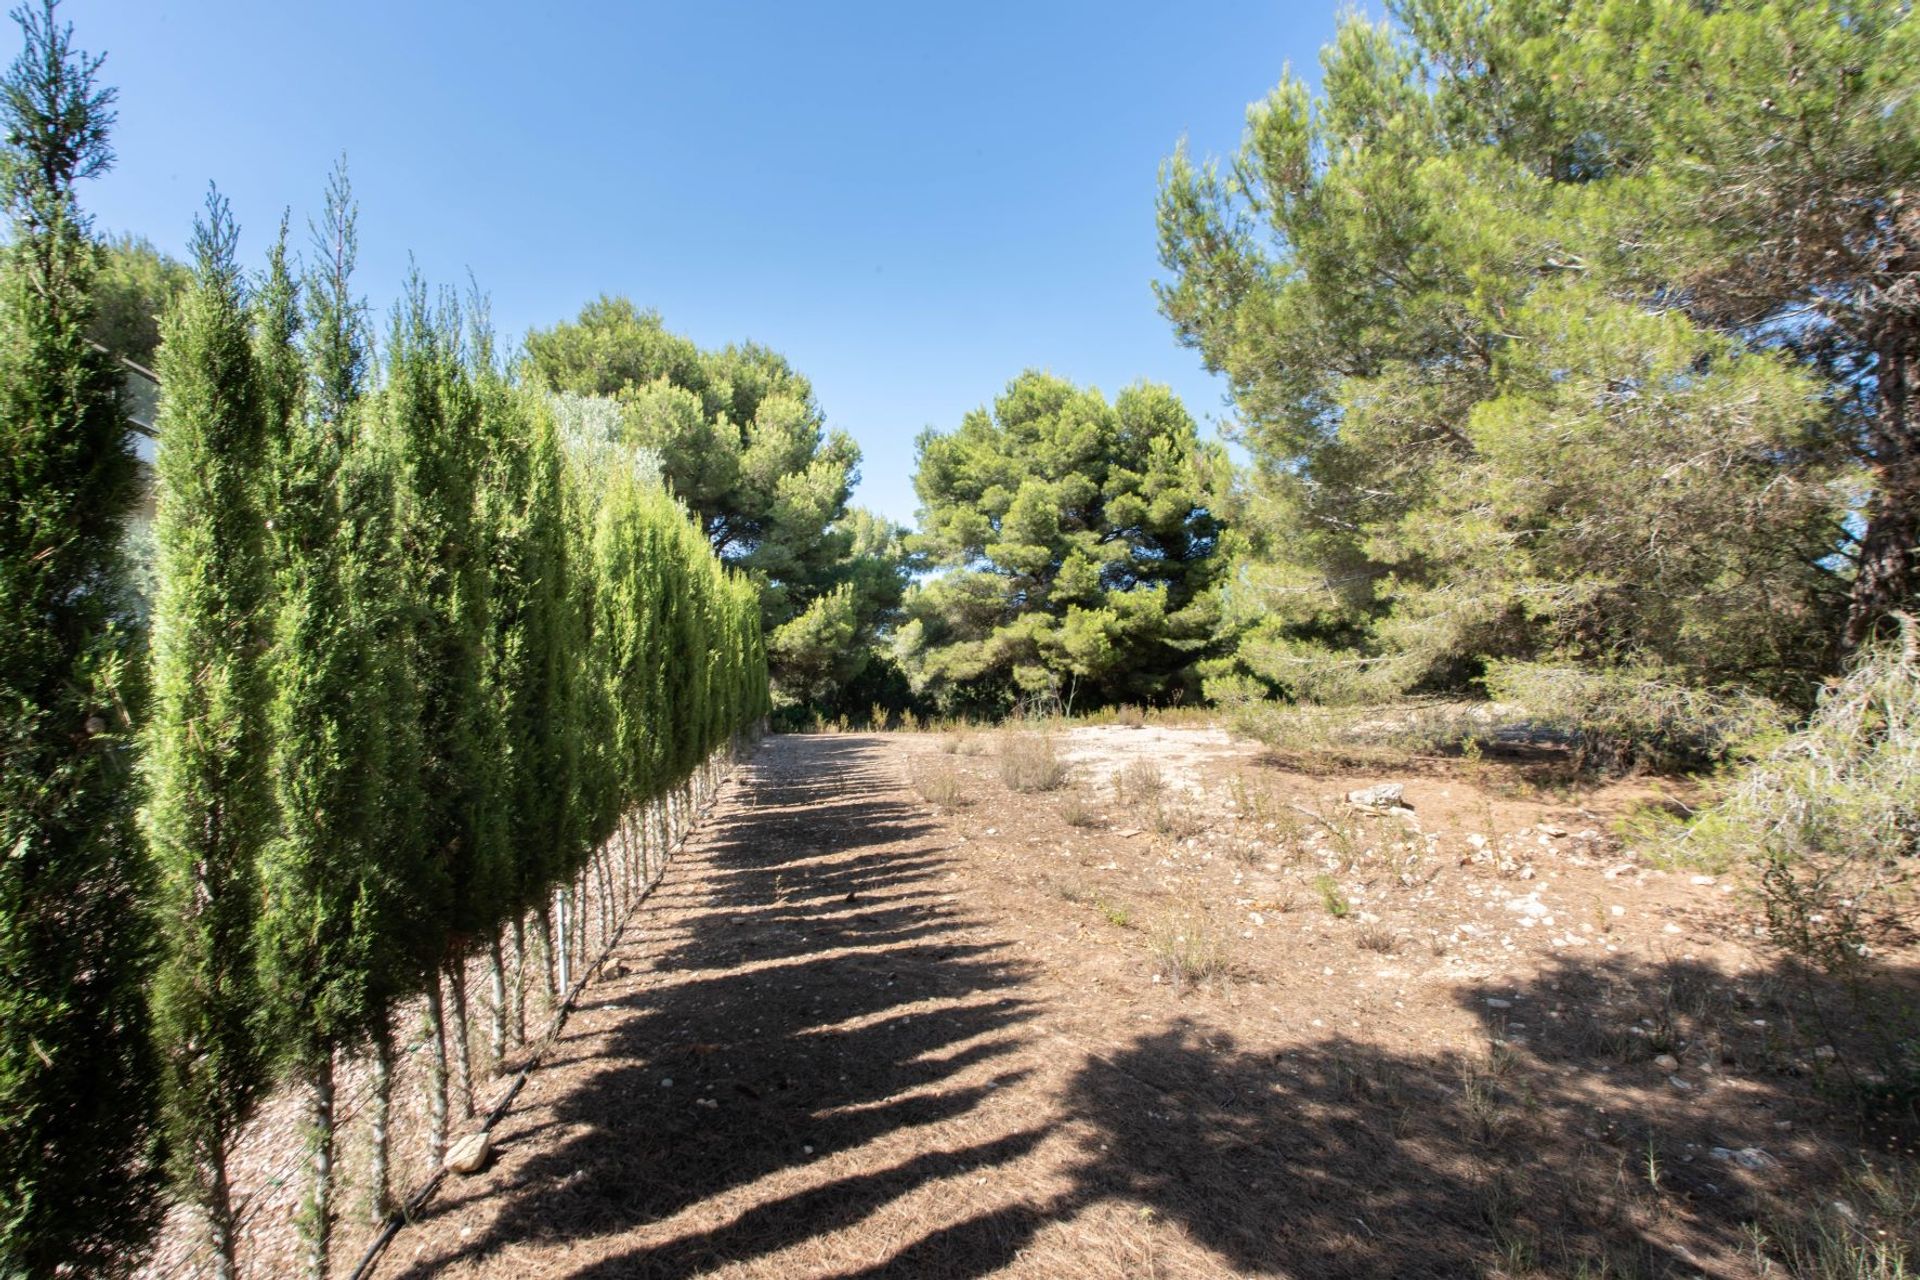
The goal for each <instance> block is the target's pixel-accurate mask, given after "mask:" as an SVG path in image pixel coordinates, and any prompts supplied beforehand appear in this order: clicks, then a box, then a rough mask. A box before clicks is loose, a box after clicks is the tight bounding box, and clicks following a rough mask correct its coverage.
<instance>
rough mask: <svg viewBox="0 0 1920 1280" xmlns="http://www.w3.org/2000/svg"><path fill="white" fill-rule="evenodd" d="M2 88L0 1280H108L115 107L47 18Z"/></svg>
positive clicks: (126, 851)
mask: <svg viewBox="0 0 1920 1280" xmlns="http://www.w3.org/2000/svg"><path fill="white" fill-rule="evenodd" d="M14 16H15V20H16V21H17V22H18V23H19V24H20V27H21V29H22V31H23V33H24V35H25V38H26V39H25V50H24V51H23V52H22V54H21V55H20V57H19V58H18V59H16V60H15V61H14V63H13V64H12V66H11V68H10V69H9V70H8V72H7V74H6V77H5V79H4V81H3V82H0V124H3V125H4V131H5V136H6V146H7V154H6V156H5V157H0V172H4V173H5V176H6V181H7V188H6V201H7V211H8V215H9V222H10V232H9V234H8V236H7V242H6V245H5V247H4V248H3V249H0V456H4V458H5V459H6V465H5V466H4V467H0V973H4V974H5V975H6V981H5V982H4V983H0V1273H5V1274H8V1275H13V1274H21V1275H28V1276H44V1275H51V1274H52V1273H53V1272H54V1270H55V1269H56V1268H57V1267H60V1266H63V1265H65V1266H72V1267H77V1268H79V1269H81V1270H86V1271H103V1272H106V1271H111V1270H113V1269H114V1267H115V1265H116V1262H117V1260H119V1259H123V1258H125V1257H128V1256H130V1255H131V1254H132V1253H134V1252H136V1251H137V1247H138V1245H139V1244H140V1243H141V1242H142V1241H143V1240H144V1239H145V1238H146V1237H147V1235H148V1233H149V1231H150V1229H151V1227H152V1224H153V1220H154V1214H153V1208H154V1201H153V1198H152V1197H151V1195H150V1194H149V1191H150V1178H149V1173H148V1170H147V1167H146V1164H145V1158H146V1156H147V1155H148V1153H149V1152H150V1150H151V1145H152V1134H153V1129H152V1123H151V1118H152V1102H153V1093H152V1087H153V1081H154V1079H155V1075H156V1072H155V1070H154V1067H153V1063H152V1057H151V1043H150V1040H149V1038H148V1035H147V1016H146V1008H145V997H144V993H143V991H142V989H141V982H142V977H143V974H144V973H145V971H146V967H147V960H148V957H147V954H146V949H147V947H148V936H147V935H148V931H147V930H146V929H144V928H142V927H140V926H139V921H140V902H141V896H142V891H143V888H144V883H145V862H144V859H143V858H142V857H141V856H140V854H139V852H138V848H139V845H138V841H137V839H136V836H135V830H134V823H133V814H132V805H131V792H130V787H129V782H130V776H129V775H130V766H129V761H128V760H127V750H126V742H127V736H128V731H129V730H130V728H131V725H132V719H131V717H132V715H133V714H134V712H136V711H137V709H138V702H137V698H136V694H137V687H136V685H135V682H134V681H133V679H132V676H133V674H134V671H135V668H136V665H137V660H136V658H135V653H136V648H135V642H136V639H137V637H136V636H135V635H134V634H133V633H132V632H131V631H130V629H129V625H128V618H129V614H128V613H127V611H126V608H125V597H124V594H123V593H124V588H125V580H124V572H123V567H122V563H121V558H120V554H119V541H120V537H121V525H120V520H121V516H122V515H123V513H124V512H125V511H126V509H127V506H128V503H129V501H130V499H131V497H132V492H131V486H132V483H133V477H134V459H133V455H132V452H131V449H130V447H129V443H130V442H129V437H128V434H127V427H126V423H125V421H124V419H123V418H122V416H121V411H120V404H119V376H118V373H117V371H116V369H115V368H114V365H113V362H112V360H111V359H110V358H109V357H107V356H106V355H105V354H103V353H101V352H99V351H97V350H95V349H94V348H93V346H92V345H91V344H90V343H89V342H88V340H87V332H88V327H89V325H90V324H91V322H92V320H93V306H92V302H91V300H90V288H91V283H92V278H93V272H94V270H95V265H96V257H95V250H94V248H93V246H92V244H91V243H90V242H89V239H88V227H87V222H86V219H85V218H84V216H83V215H82V214H81V212H80V209H79V206H78V202H77V200H76V197H75V185H76V183H77V182H78V180H79V179H81V178H85V177H90V176H92V175H94V174H97V173H99V172H101V171H103V170H104V169H106V168H107V166H108V165H109V164H110V163H111V161H112V152H111V150H110V149H109V147H108V145H107V131H108V129H109V128H110V126H111V125H112V122H113V113H112V110H111V108H112V103H113V92H112V90H110V89H104V88H101V87H98V86H97V85H96V83H95V75H96V73H97V71H98V68H99V59H97V58H90V57H87V56H86V55H84V54H82V53H80V52H78V51H76V50H75V49H74V48H73V44H72V38H71V32H70V30H69V29H68V28H66V27H64V26H62V25H60V24H58V23H57V22H56V21H55V14H54V9H53V6H52V5H51V4H46V5H43V6H40V7H37V8H34V9H30V10H21V11H19V12H17V13H16V14H15V15H14Z"/></svg>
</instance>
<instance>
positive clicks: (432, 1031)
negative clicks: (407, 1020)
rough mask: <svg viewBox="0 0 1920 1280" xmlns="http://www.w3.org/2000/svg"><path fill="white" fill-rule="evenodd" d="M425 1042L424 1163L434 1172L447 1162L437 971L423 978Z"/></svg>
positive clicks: (443, 1029) (442, 1014)
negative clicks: (429, 1057) (427, 1061)
mask: <svg viewBox="0 0 1920 1280" xmlns="http://www.w3.org/2000/svg"><path fill="white" fill-rule="evenodd" d="M427 1041H428V1046H427V1047H428V1048H429V1049H431V1050H432V1051H433V1061H432V1064H431V1065H430V1067H429V1068H428V1072H427V1163H428V1164H430V1165H431V1166H432V1167H433V1169H434V1170H437V1169H439V1168H440V1166H441V1165H443V1164H445V1163H446V1162H447V1017H446V1009H445V1007H444V1004H443V1001H442V997H441V994H440V971H439V970H438V969H437V968H436V969H435V970H434V971H433V973H432V975H431V976H430V977H429V978H428V979H427Z"/></svg>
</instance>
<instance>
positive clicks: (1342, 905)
mask: <svg viewBox="0 0 1920 1280" xmlns="http://www.w3.org/2000/svg"><path fill="white" fill-rule="evenodd" d="M1313 891H1314V892H1315V893H1317V894H1319V895H1320V905H1321V906H1323V907H1325V908H1326V909H1327V914H1328V915H1330V916H1332V917H1334V918H1335V919H1337V920H1344V919H1346V918H1347V915H1348V913H1350V912H1351V911H1352V910H1353V904H1351V903H1349V902H1348V901H1347V898H1346V895H1345V894H1343V893H1341V892H1340V882H1339V881H1338V880H1335V879H1334V878H1333V877H1332V876H1330V875H1317V876H1315V877H1314V878H1313Z"/></svg>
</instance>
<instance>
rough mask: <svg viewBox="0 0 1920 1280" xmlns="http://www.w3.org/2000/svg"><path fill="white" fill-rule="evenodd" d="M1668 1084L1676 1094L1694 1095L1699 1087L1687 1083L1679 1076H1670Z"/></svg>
mask: <svg viewBox="0 0 1920 1280" xmlns="http://www.w3.org/2000/svg"><path fill="white" fill-rule="evenodd" d="M1667 1084H1668V1085H1670V1086H1671V1087H1672V1088H1673V1090H1674V1091H1675V1092H1676V1093H1692V1092H1693V1091H1694V1089H1695V1088H1697V1087H1698V1086H1696V1085H1692V1084H1689V1083H1687V1082H1686V1081H1685V1080H1682V1079H1681V1078H1680V1077H1679V1076H1668V1077H1667Z"/></svg>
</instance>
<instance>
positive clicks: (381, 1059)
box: [367, 1016, 393, 1225]
mask: <svg viewBox="0 0 1920 1280" xmlns="http://www.w3.org/2000/svg"><path fill="white" fill-rule="evenodd" d="M392 1114H393V1032H392V1030H391V1029H390V1028H389V1027H388V1026H387V1020H386V1018H385V1017H384V1016H383V1017H382V1018H381V1019H380V1025H379V1026H378V1027H377V1028H376V1029H375V1031H374V1033H373V1134H372V1151H371V1152H370V1153H369V1156H368V1161H367V1203H368V1206H369V1208H370V1209H371V1210H372V1212H371V1214H370V1215H369V1216H370V1217H371V1218H372V1220H373V1222H374V1223H375V1224H376V1225H377V1224H379V1223H381V1222H384V1221H386V1218H387V1214H389V1213H391V1212H392V1211H393V1173H392V1139H391V1137H390V1127H389V1121H390V1120H391V1118H392Z"/></svg>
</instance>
